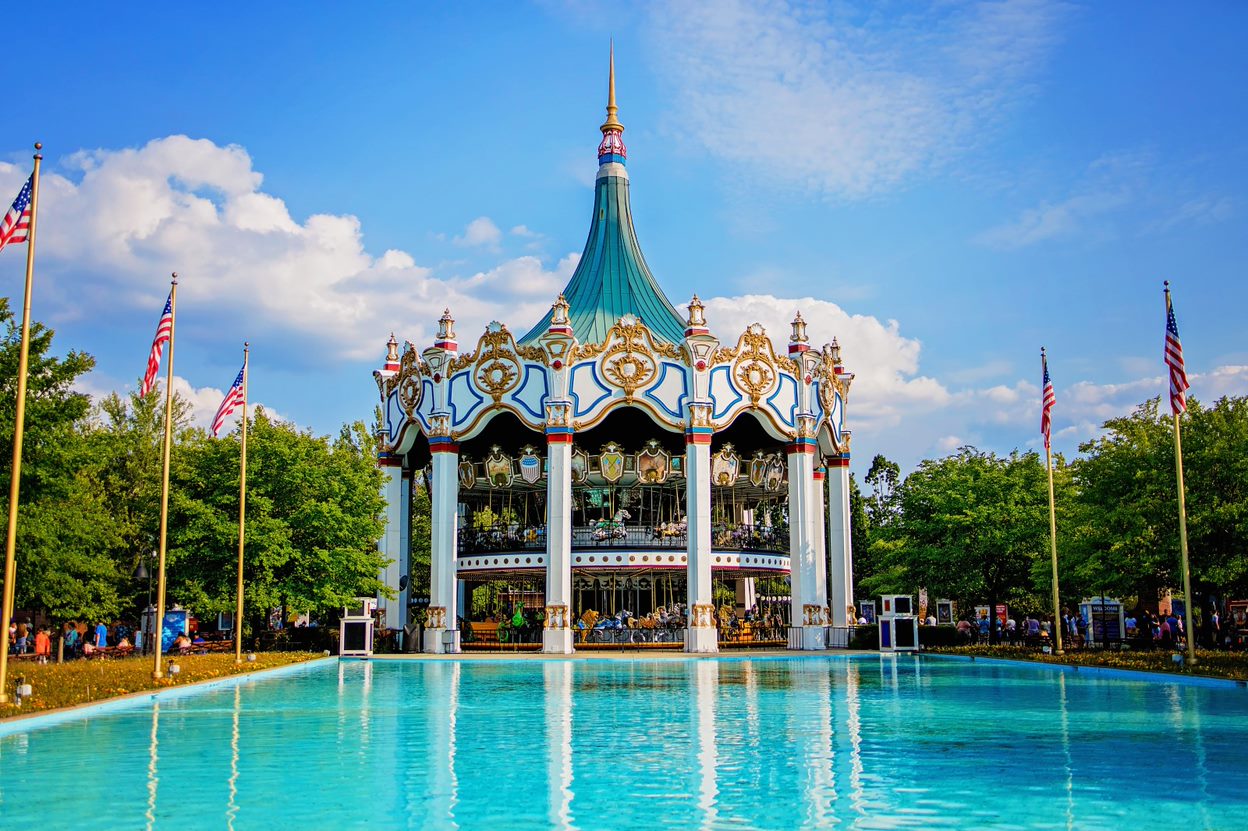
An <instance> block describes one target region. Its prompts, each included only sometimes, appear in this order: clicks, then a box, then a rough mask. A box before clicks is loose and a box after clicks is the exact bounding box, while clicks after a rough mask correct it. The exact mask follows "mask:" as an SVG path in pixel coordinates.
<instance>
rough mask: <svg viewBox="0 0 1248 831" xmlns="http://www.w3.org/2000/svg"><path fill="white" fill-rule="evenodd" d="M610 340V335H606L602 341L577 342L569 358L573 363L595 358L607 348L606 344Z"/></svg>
mask: <svg viewBox="0 0 1248 831" xmlns="http://www.w3.org/2000/svg"><path fill="white" fill-rule="evenodd" d="M610 341H611V337H610V336H608V337H607V339H606V340H604V341H603V342H602V343H582V344H578V345H577V346H576V348H575V349H573V350H572V354H571V355H570V356H569V360H570V361H572V362H573V363H575V362H576V361H583V360H586V359H587V358H596V357H598V356H599V355H601V354H602V353H603V352H605V351H606V350H607V344H608V343H609V342H610Z"/></svg>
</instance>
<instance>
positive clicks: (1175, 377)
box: [1165, 288, 1191, 415]
mask: <svg viewBox="0 0 1248 831" xmlns="http://www.w3.org/2000/svg"><path fill="white" fill-rule="evenodd" d="M1165 353H1166V366H1167V367H1169V368H1170V411H1171V412H1172V413H1174V415H1178V414H1179V413H1185V412H1187V395H1186V394H1185V393H1186V392H1187V390H1188V388H1189V387H1190V386H1191V384H1189V383H1188V382H1187V370H1186V369H1185V368H1184V366H1183V344H1182V343H1180V342H1179V324H1178V323H1176V322H1175V319H1174V306H1173V304H1171V302H1170V289H1169V288H1167V289H1166V350H1165Z"/></svg>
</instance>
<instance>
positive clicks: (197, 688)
mask: <svg viewBox="0 0 1248 831" xmlns="http://www.w3.org/2000/svg"><path fill="white" fill-rule="evenodd" d="M333 657H336V656H333ZM333 657H329V656H323V655H318V656H316V657H315V658H310V659H308V660H306V661H299V662H298V663H293V664H286V665H284V666H280V667H270V668H269V669H258V670H253V671H250V672H242V673H239V674H237V675H227V676H226V677H224V678H205V679H204V680H203V681H192V682H191V683H189V684H183V685H181V686H178V687H166V688H164V689H159V690H138V691H136V692H132V693H126V694H125V695H119V696H116V697H113V698H106V699H103V700H101V701H89V702H87V703H85V704H74V705H71V706H69V707H57V708H56V709H55V710H43V711H41V712H38V713H30V714H29V715H21V716H10V717H8V718H6V719H4V720H3V721H0V739H3V738H5V737H7V736H12V735H15V734H18V733H28V732H30V731H32V730H41V729H43V728H45V727H53V726H55V725H58V724H64V723H66V722H71V721H79V720H82V719H85V718H89V717H90V716H92V715H95V714H97V713H105V712H111V711H113V710H124V709H128V708H130V707H136V706H139V705H141V704H143V703H145V702H146V701H164V700H166V699H173V698H181V697H182V696H185V695H198V694H200V693H203V692H205V691H207V690H210V689H213V688H216V687H232V686H237V685H238V684H240V683H242V682H244V681H252V680H268V679H270V678H273V677H276V676H279V675H286V674H294V673H295V672H298V671H303V670H307V669H308V668H309V667H313V666H318V665H328V664H329V663H330V662H331V661H332V660H333Z"/></svg>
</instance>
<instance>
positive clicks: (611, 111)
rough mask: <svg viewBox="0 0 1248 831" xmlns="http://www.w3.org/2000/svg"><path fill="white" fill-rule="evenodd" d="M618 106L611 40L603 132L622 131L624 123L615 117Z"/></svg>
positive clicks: (613, 44)
mask: <svg viewBox="0 0 1248 831" xmlns="http://www.w3.org/2000/svg"><path fill="white" fill-rule="evenodd" d="M617 112H619V107H617V106H615V41H614V40H613V41H611V68H610V70H609V72H608V74H607V120H606V121H604V122H603V124H602V127H600V128H599V129H601V130H602V132H603V133H604V134H606V133H609V132H611V131H612V130H616V131H619V132H621V133H622V132H624V125H623V124H621V123H620V120H619V119H618V118H616V113H617Z"/></svg>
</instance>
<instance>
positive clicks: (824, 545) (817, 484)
mask: <svg viewBox="0 0 1248 831" xmlns="http://www.w3.org/2000/svg"><path fill="white" fill-rule="evenodd" d="M816 458H818V456H816ZM827 475H828V471H827V468H824V467H816V468H815V475H814V480H813V481H812V482H811V485H812V487H813V488H814V499H813V504H812V505H811V509H812V510H811V515H810V518H811V519H812V520H813V526H814V527H813V530H812V531H811V541H812V542H814V544H815V585H814V589H815V596H816V598H817V599H816V600H815V602H816V603H818V604H819V614H820V618H821V620H822V623H823V625H824V626H828V625H829V624H831V623H832V618H830V617H829V616H828V534H827V525H826V523H825V521H824V520H825V519H826V517H825V516H824V513H823V499H824V481H825V479H826V477H827Z"/></svg>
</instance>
